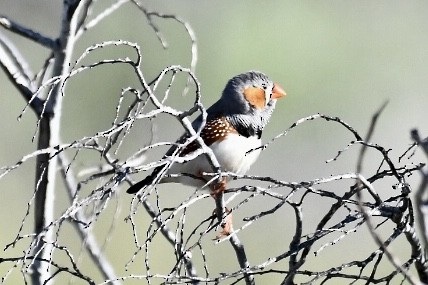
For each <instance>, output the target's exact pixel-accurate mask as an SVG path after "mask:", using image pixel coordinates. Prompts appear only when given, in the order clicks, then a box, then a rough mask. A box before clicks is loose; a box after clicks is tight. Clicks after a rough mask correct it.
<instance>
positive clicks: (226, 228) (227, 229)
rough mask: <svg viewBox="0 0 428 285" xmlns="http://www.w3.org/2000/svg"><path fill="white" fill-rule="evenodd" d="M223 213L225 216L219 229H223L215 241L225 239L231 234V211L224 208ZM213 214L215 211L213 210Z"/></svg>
mask: <svg viewBox="0 0 428 285" xmlns="http://www.w3.org/2000/svg"><path fill="white" fill-rule="evenodd" d="M225 211H226V213H227V216H226V217H225V218H224V220H223V221H222V224H221V227H222V228H223V229H222V230H221V231H220V233H219V234H218V235H217V236H216V237H215V239H220V238H222V237H227V236H229V235H230V234H231V233H232V232H233V225H232V211H231V210H229V209H228V208H225ZM214 212H215V210H214Z"/></svg>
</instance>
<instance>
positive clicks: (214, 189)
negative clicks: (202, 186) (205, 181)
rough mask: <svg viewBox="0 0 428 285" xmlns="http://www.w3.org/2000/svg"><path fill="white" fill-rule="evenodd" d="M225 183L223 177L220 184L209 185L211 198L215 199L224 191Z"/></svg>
mask: <svg viewBox="0 0 428 285" xmlns="http://www.w3.org/2000/svg"><path fill="white" fill-rule="evenodd" d="M226 186H227V181H226V177H223V178H222V179H221V181H220V182H218V183H212V184H211V185H210V188H211V196H212V197H213V198H214V199H217V198H219V197H220V196H221V194H222V193H223V192H224V191H225V190H226Z"/></svg>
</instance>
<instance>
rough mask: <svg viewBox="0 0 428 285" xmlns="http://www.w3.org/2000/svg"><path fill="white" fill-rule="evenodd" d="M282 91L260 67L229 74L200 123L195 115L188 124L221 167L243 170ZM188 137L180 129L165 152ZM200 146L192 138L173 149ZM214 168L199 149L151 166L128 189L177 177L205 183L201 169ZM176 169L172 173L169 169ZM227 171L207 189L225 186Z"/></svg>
mask: <svg viewBox="0 0 428 285" xmlns="http://www.w3.org/2000/svg"><path fill="white" fill-rule="evenodd" d="M285 95H286V93H285V91H284V89H283V88H282V87H281V86H280V85H278V84H277V83H274V82H273V81H272V80H270V79H269V78H268V76H266V75H265V74H264V73H262V72H259V71H248V72H245V73H242V74H239V75H236V76H234V77H233V78H231V79H230V80H229V81H228V82H227V84H226V86H225V88H224V90H223V92H222V95H221V97H220V99H219V100H218V101H217V102H215V103H214V104H213V105H212V106H211V107H209V108H208V109H207V110H206V111H207V117H206V120H205V125H203V121H204V120H203V118H202V115H200V116H199V117H198V118H196V119H195V120H194V121H193V123H192V126H193V128H194V129H195V130H196V131H197V130H199V129H200V128H201V127H202V130H200V137H201V138H202V140H203V141H204V143H205V144H206V146H208V147H209V148H211V150H212V152H213V153H214V155H215V157H216V159H217V161H218V163H219V165H220V168H221V171H222V172H232V173H235V174H238V175H242V174H245V173H246V172H247V171H248V170H249V169H250V166H251V165H253V164H254V163H255V161H256V160H257V158H258V156H259V154H260V152H261V145H262V143H261V136H262V132H263V129H264V128H265V126H266V125H267V124H268V122H269V119H270V117H271V115H272V112H273V111H274V109H275V105H276V101H277V99H280V98H282V97H284V96H285ZM189 137H190V134H189V133H185V134H184V135H182V136H181V138H180V139H179V140H178V141H177V144H174V145H173V146H172V147H171V148H170V149H169V150H168V151H167V152H166V154H165V156H164V157H170V156H172V155H177V148H178V147H179V145H180V144H182V143H184V142H185V141H186V139H188V138H189ZM198 148H200V145H199V143H198V142H196V141H192V142H191V143H189V144H187V145H186V147H184V148H183V149H181V150H179V152H178V155H179V156H180V157H183V158H186V156H190V155H192V154H194V152H195V151H197V150H198ZM212 172H214V169H213V166H212V165H211V163H210V161H209V159H208V158H207V156H206V155H198V156H196V157H195V158H193V159H191V160H188V161H185V162H184V163H178V162H175V163H173V164H172V165H170V166H169V168H168V167H166V166H165V165H161V166H158V167H156V168H155V169H154V170H153V171H152V173H151V174H150V175H148V176H147V177H146V178H144V179H143V180H141V181H139V182H137V183H135V184H134V185H132V186H131V187H130V188H129V189H128V190H127V193H130V194H135V193H138V192H140V190H141V189H145V188H146V187H148V186H152V185H155V184H158V183H172V182H175V183H181V184H184V185H189V186H193V187H198V188H201V187H204V186H206V185H207V182H209V181H210V180H212V176H207V175H204V173H212ZM172 174H176V175H172ZM228 179H229V178H228V177H225V178H223V180H222V181H221V182H220V183H218V182H217V183H215V182H212V183H211V184H209V185H208V186H209V187H210V189H211V191H212V193H214V194H216V193H219V191H220V192H221V191H224V190H225V189H226V183H227V181H228Z"/></svg>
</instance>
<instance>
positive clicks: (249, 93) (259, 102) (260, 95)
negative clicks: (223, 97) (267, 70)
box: [244, 87, 266, 109]
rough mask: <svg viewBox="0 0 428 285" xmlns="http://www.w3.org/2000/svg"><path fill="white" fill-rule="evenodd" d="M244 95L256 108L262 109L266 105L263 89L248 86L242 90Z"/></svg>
mask: <svg viewBox="0 0 428 285" xmlns="http://www.w3.org/2000/svg"><path fill="white" fill-rule="evenodd" d="M244 97H245V99H247V101H248V102H249V103H250V104H251V105H253V106H254V107H256V108H257V109H263V108H264V107H265V105H266V97H265V91H264V90H263V89H260V88H256V87H249V88H247V89H245V90H244Z"/></svg>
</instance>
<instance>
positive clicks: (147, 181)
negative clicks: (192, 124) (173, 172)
mask: <svg viewBox="0 0 428 285" xmlns="http://www.w3.org/2000/svg"><path fill="white" fill-rule="evenodd" d="M155 177H156V175H153V174H151V175H149V176H147V177H146V178H144V179H143V180H141V181H139V182H137V183H135V184H134V185H132V186H131V187H129V188H128V190H126V193H129V194H135V193H137V192H138V191H140V189H142V188H145V187H147V186H149V185H151V184H152V183H153V179H154V178H155Z"/></svg>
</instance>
